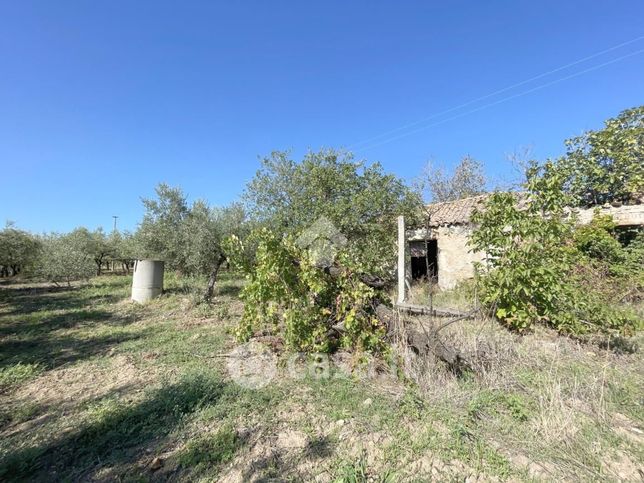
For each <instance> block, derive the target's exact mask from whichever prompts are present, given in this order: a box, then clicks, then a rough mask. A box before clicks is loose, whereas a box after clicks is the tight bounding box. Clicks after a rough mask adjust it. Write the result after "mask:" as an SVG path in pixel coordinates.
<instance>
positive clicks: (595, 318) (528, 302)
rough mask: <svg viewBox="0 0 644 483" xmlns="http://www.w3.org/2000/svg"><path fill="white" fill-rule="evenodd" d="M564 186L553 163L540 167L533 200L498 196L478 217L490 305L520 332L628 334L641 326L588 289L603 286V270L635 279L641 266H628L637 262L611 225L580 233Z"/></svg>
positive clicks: (533, 179) (531, 184)
mask: <svg viewBox="0 0 644 483" xmlns="http://www.w3.org/2000/svg"><path fill="white" fill-rule="evenodd" d="M564 182H565V178H564V176H562V174H561V172H560V171H558V169H557V166H556V165H555V164H554V163H552V162H548V163H546V164H544V165H543V166H536V165H533V166H532V167H531V168H530V169H529V171H528V176H527V182H526V185H525V186H526V189H527V192H526V193H524V194H522V195H521V196H517V195H514V194H511V193H494V194H493V195H491V196H490V198H489V200H488V202H487V203H486V206H485V208H484V209H483V210H481V211H479V212H478V213H475V215H474V217H473V221H474V222H475V223H477V224H478V228H477V230H476V231H475V232H474V234H473V236H472V239H471V244H472V247H473V248H474V249H475V250H479V251H482V252H485V253H486V254H487V257H486V260H485V262H484V263H483V264H481V265H480V266H479V280H480V283H481V288H482V295H483V303H485V304H486V305H488V306H489V307H491V308H493V310H494V314H495V316H496V317H497V318H498V319H499V320H501V321H502V322H503V323H505V324H506V325H508V326H509V327H510V328H512V329H516V330H518V331H524V330H527V329H529V328H530V327H531V326H532V324H534V323H536V322H542V323H546V324H548V325H551V326H553V327H555V328H557V329H558V330H560V331H562V332H567V333H575V334H580V333H586V332H591V331H597V330H600V331H601V330H603V331H606V330H619V331H622V332H629V331H631V330H633V329H634V328H635V327H636V326H637V325H638V324H639V323H641V321H638V319H637V317H635V316H634V315H633V314H632V313H631V312H629V311H628V310H625V309H622V308H619V307H616V306H615V305H614V304H611V302H610V299H609V297H607V296H606V295H607V294H606V293H603V292H602V291H601V290H599V289H598V288H597V287H589V286H588V283H587V282H588V280H596V279H598V278H600V275H599V274H598V273H597V271H598V269H599V266H600V265H599V262H601V263H602V264H603V265H602V266H603V267H612V268H619V267H622V268H624V267H625V269H626V270H627V272H628V275H629V276H630V275H634V274H635V273H636V269H635V268H634V264H632V263H631V264H630V265H624V264H625V263H626V260H630V259H632V258H633V257H634V256H637V255H629V256H630V258H629V256H627V253H626V252H625V251H624V250H623V249H622V248H621V246H620V245H619V243H618V242H617V240H616V239H615V237H614V235H612V234H611V230H612V228H613V225H612V223H611V220H609V219H606V218H602V217H599V218H596V219H595V221H594V222H593V223H592V224H591V225H589V226H585V227H576V225H575V219H574V217H573V216H571V215H570V213H569V212H568V210H567V209H566V207H567V206H568V205H569V204H570V198H569V197H568V196H567V195H566V194H565V191H564V189H563V184H564ZM629 267H630V268H629ZM609 275H611V274H610V273H609ZM612 275H614V274H612ZM611 281H614V279H611ZM603 283H606V281H604V282H603Z"/></svg>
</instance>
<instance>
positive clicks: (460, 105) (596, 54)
mask: <svg viewBox="0 0 644 483" xmlns="http://www.w3.org/2000/svg"><path fill="white" fill-rule="evenodd" d="M642 39H644V35H642V36H639V37H636V38H634V39H631V40H628V41H626V42H622V43H620V44H617V45H614V46H612V47H609V48H607V49H604V50H601V51H599V52H596V53H594V54H592V55H589V56H586V57H583V58H581V59H578V60H575V61H574V62H570V63H568V64H565V65H562V66H560V67H557V68H555V69H552V70H549V71H547V72H544V73H541V74H538V75H536V76H533V77H530V78H529V79H526V80H523V81H521V82H517V83H515V84H512V85H510V86H507V87H504V88H502V89H499V90H496V91H494V92H491V93H489V94H486V95H484V96H481V97H477V98H475V99H471V100H469V101H467V102H464V103H462V104H459V105H457V106H454V107H451V108H449V109H446V110H444V111H441V112H438V113H435V114H432V115H431V116H428V117H425V118H423V119H419V120H418V121H414V122H411V123H409V124H405V125H403V126H400V127H397V128H394V129H391V130H389V131H386V132H383V133H380V134H378V135H376V136H373V137H371V138H368V139H364V140H362V141H359V142H356V143H353V144H351V145H349V146H347V149H355V148H357V147H358V146H360V145H361V144H368V143H370V142H371V141H375V140H377V139H381V138H383V137H386V136H388V135H390V134H393V133H396V132H398V131H402V130H405V129H408V128H410V127H414V126H417V125H418V124H422V123H424V122H427V121H430V120H432V119H435V118H437V117H439V116H442V115H444V114H449V113H450V112H453V111H456V110H458V109H462V108H464V107H467V106H470V105H472V104H474V103H476V102H480V101H483V100H485V99H489V98H490V97H493V96H496V95H498V94H502V93H503V92H507V91H509V90H512V89H516V88H517V87H520V86H522V85H525V84H528V83H530V82H533V81H535V80H538V79H541V78H543V77H547V76H549V75H552V74H554V73H556V72H560V71H562V70H565V69H568V68H570V67H573V66H575V65H578V64H581V63H583V62H586V61H588V60H591V59H594V58H596V57H599V56H600V55H603V54H606V53H608V52H612V51H613V50H617V49H619V48H621V47H624V46H626V45H630V44H632V43H635V42H638V41H640V40H642ZM629 56H630V55H629ZM619 59H620V60H621V58H619ZM610 63H612V62H610ZM583 72H584V71H582V73H583ZM363 149H370V148H361V149H358V151H362V150H363Z"/></svg>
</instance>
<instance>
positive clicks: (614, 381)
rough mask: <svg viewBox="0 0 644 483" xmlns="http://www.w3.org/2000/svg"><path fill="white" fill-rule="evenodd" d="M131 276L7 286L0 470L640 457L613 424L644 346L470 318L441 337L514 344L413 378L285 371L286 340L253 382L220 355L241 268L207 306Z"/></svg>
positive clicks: (403, 466) (451, 476) (458, 467)
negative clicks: (603, 346) (635, 349)
mask: <svg viewBox="0 0 644 483" xmlns="http://www.w3.org/2000/svg"><path fill="white" fill-rule="evenodd" d="M130 284H131V278H130V277H125V276H123V277H119V276H103V277H99V278H96V279H94V280H92V281H91V283H89V284H83V285H81V286H76V287H73V288H72V289H70V290H68V289H66V288H65V289H55V290H48V289H47V288H46V287H40V286H35V285H33V284H29V283H24V284H20V283H11V284H7V283H6V282H5V283H0V408H2V409H0V480H3V481H18V480H21V481H24V480H31V481H52V480H57V481H60V480H62V481H77V480H87V479H100V480H126V481H148V480H157V479H159V480H164V479H172V480H180V481H197V480H204V481H213V480H217V479H219V478H221V477H222V476H224V475H231V474H232V475H237V477H238V478H239V479H241V480H243V481H248V480H253V479H270V478H277V479H286V480H293V481H300V480H312V479H314V478H315V477H320V478H321V479H322V480H323V481H346V482H353V481H355V482H358V481H423V480H427V479H429V478H434V479H440V480H445V481H463V479H465V478H466V477H468V476H470V475H479V476H481V477H482V478H488V479H489V478H492V477H496V478H499V479H500V480H504V479H509V478H515V479H518V480H530V479H531V478H533V477H535V476H534V475H531V474H530V473H529V472H528V470H527V469H526V463H525V460H522V459H520V458H518V457H519V456H521V455H523V456H529V457H530V458H532V459H534V460H538V461H539V462H541V463H543V464H544V465H550V466H549V467H548V468H549V470H551V471H553V472H554V473H553V474H552V477H553V479H557V478H564V477H568V478H570V477H571V476H572V475H577V476H578V477H579V478H582V479H585V480H590V481H592V480H597V481H600V480H606V479H609V480H610V479H611V478H612V477H614V472H612V473H611V471H612V470H611V469H610V467H608V466H607V462H606V459H605V455H608V454H618V455H619V454H622V453H623V454H626V455H628V457H629V458H630V459H631V460H632V461H639V460H641V458H642V456H644V455H642V450H641V445H639V444H638V443H637V440H633V439H631V436H629V434H628V433H625V432H624V431H619V430H618V429H619V428H617V427H615V426H614V425H613V423H612V422H611V421H612V418H613V415H615V414H620V415H622V416H621V417H622V419H624V418H627V419H625V421H627V423H623V424H625V425H626V426H628V427H631V426H636V427H640V428H641V427H642V420H643V414H642V405H641V387H642V371H641V368H642V362H641V358H640V357H639V355H638V354H626V355H619V356H618V355H615V354H612V353H610V352H607V351H601V350H600V349H598V348H596V347H595V348H592V347H588V346H586V347H583V346H579V345H578V344H577V343H576V342H574V341H568V340H559V339H557V343H558V344H559V345H560V347H559V348H557V349H556V350H554V349H551V348H549V346H548V344H549V343H550V342H549V341H550V340H552V334H549V333H548V334H545V335H544V334H541V335H540V334H535V335H533V336H529V337H525V338H522V339H521V340H515V339H514V338H513V337H512V336H510V335H508V334H507V333H505V332H498V330H499V329H498V328H495V327H491V328H490V327H488V329H489V330H488V329H486V331H487V332H481V328H480V327H478V326H476V325H471V326H468V325H463V326H459V327H455V326H454V327H450V328H449V329H448V330H446V331H445V332H446V333H445V335H446V337H447V336H449V337H451V338H450V340H457V341H464V342H467V341H470V340H481V338H482V337H484V338H488V339H486V340H492V339H491V338H490V337H492V336H494V337H498V338H499V340H500V341H501V343H500V347H504V346H511V348H512V350H513V352H512V356H511V357H505V358H504V357H500V358H499V360H498V361H496V362H493V364H492V366H491V367H490V374H489V376H488V375H483V376H479V377H474V376H470V377H468V378H460V379H459V378H457V377H455V376H453V375H450V374H449V373H446V372H445V371H442V372H441V370H440V368H439V369H436V371H437V372H436V374H434V376H432V377H434V379H430V380H429V381H428V382H426V383H425V384H419V383H415V382H412V381H411V380H409V379H405V380H402V379H400V380H399V379H396V376H393V375H391V374H386V373H385V374H381V375H380V376H379V378H378V379H376V380H373V379H362V378H360V377H357V376H356V375H355V374H354V375H351V374H347V373H346V372H343V371H341V370H339V369H337V368H335V367H333V366H331V368H330V370H329V371H328V372H326V373H325V375H326V376H328V377H315V376H314V375H313V374H311V373H309V374H308V375H306V376H304V377H302V378H297V379H293V378H291V377H287V372H288V371H287V364H286V359H287V358H288V357H289V355H288V354H283V355H282V356H281V361H280V365H279V367H280V368H281V369H280V373H279V376H278V377H277V378H276V379H275V380H273V381H272V382H271V383H270V384H268V385H267V386H265V387H263V388H261V389H248V388H244V387H242V386H239V385H237V384H236V383H235V382H234V381H232V380H231V379H230V377H229V375H228V371H227V366H226V364H227V362H228V359H227V358H226V357H222V354H226V353H227V352H229V351H230V350H231V349H232V348H233V347H234V346H235V345H236V342H235V341H234V339H233V338H232V337H231V336H230V332H231V329H232V328H233V327H234V325H235V324H236V322H237V320H238V318H239V317H240V315H241V310H242V306H241V303H240V302H239V301H238V300H237V298H236V295H237V293H238V291H239V287H240V286H241V282H240V281H239V280H237V279H236V278H235V277H234V276H232V275H230V274H228V273H224V274H223V279H222V282H221V285H220V289H219V295H218V296H217V298H216V300H215V303H214V304H213V305H204V304H200V303H198V298H199V293H200V292H201V287H202V284H203V281H202V280H195V279H183V278H178V277H176V276H174V275H173V274H167V277H166V289H167V290H166V293H165V294H164V295H163V296H162V297H161V298H159V299H157V300H154V301H152V302H150V303H148V304H145V305H137V304H132V303H131V302H129V301H128V296H129V288H130ZM449 331H454V333H450V332H449ZM458 331H460V332H458ZM544 341H545V342H544ZM591 350H592V351H593V352H594V353H595V355H592V356H591V355H589V354H588V352H591ZM356 360H358V358H356ZM492 376H495V377H492ZM496 376H498V377H496ZM577 406H579V408H578V407H577ZM580 408H581V409H580ZM597 448H600V450H598V449H597ZM620 452H621V453H620ZM153 461H157V467H154V468H153V467H152V462H153ZM159 462H161V463H159ZM553 468H554V469H553ZM536 478H537V479H539V476H536ZM546 479H547V478H546Z"/></svg>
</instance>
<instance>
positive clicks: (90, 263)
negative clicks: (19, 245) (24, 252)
mask: <svg viewBox="0 0 644 483" xmlns="http://www.w3.org/2000/svg"><path fill="white" fill-rule="evenodd" d="M41 243H42V250H41V252H40V257H39V260H38V272H37V273H38V274H39V275H40V276H41V277H42V278H44V279H45V280H48V281H50V282H54V283H56V284H58V283H60V282H66V283H67V284H68V285H70V283H71V282H72V281H74V280H87V279H89V278H90V277H91V276H92V275H94V274H95V272H96V268H95V267H96V265H95V260H94V257H93V255H92V254H91V253H90V252H89V251H88V249H87V248H88V245H87V244H88V237H87V230H85V229H76V230H74V231H72V232H71V233H68V234H64V235H60V234H56V233H52V234H49V235H44V236H43V237H41Z"/></svg>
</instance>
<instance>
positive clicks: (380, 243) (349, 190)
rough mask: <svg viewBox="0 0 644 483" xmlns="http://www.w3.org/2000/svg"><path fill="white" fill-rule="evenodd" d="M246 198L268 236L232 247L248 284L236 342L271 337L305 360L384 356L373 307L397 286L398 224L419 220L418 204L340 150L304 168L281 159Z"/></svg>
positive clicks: (312, 157)
mask: <svg viewBox="0 0 644 483" xmlns="http://www.w3.org/2000/svg"><path fill="white" fill-rule="evenodd" d="M245 197H246V200H247V202H248V206H249V212H250V213H251V214H253V215H254V217H255V219H256V222H257V223H258V224H260V225H262V226H263V227H262V228H261V229H260V230H258V231H256V232H255V233H254V234H253V235H252V236H251V237H250V238H249V239H247V240H240V239H239V238H235V239H232V240H231V242H230V244H229V246H230V249H229V250H228V252H229V253H230V254H234V256H233V260H234V262H235V264H236V265H237V266H238V267H241V268H242V269H244V271H245V272H246V273H247V276H248V284H247V285H246V287H244V289H243V291H242V294H241V298H242V300H243V301H244V302H245V312H244V317H243V319H242V324H241V326H240V328H239V329H238V331H237V334H238V336H239V337H240V338H242V339H247V338H248V337H250V336H251V335H252V334H254V333H255V332H258V331H260V330H262V329H269V330H271V332H273V333H277V334H280V335H283V336H284V338H285V340H286V342H287V343H288V345H289V346H291V347H292V348H294V349H297V350H308V351H325V352H326V351H329V350H331V349H336V348H338V347H346V348H349V347H350V348H353V349H358V350H372V351H382V350H383V349H384V347H385V341H384V333H385V328H384V327H383V325H382V323H381V322H380V321H379V320H378V318H377V317H376V315H375V307H376V305H377V304H378V303H381V302H382V301H383V300H385V298H386V297H384V296H383V293H382V289H383V288H384V286H385V285H386V283H387V282H388V281H389V280H390V279H391V278H392V265H391V260H393V259H394V254H395V250H396V245H395V228H394V227H395V220H396V217H397V216H398V215H401V214H404V215H407V216H408V217H410V219H415V218H417V217H418V214H419V212H420V199H419V197H418V196H417V195H416V194H415V193H414V192H412V191H411V190H410V189H408V188H407V187H406V186H405V185H404V183H403V182H402V181H401V180H399V179H398V178H396V177H395V176H393V175H388V174H384V173H383V172H382V168H381V167H380V166H379V165H378V164H374V165H370V166H367V165H364V164H363V163H356V162H354V161H353V160H352V157H351V156H350V155H348V154H344V153H341V152H336V151H333V150H323V151H321V152H319V153H309V154H307V156H306V157H305V158H304V160H303V161H302V162H301V163H295V162H293V161H292V160H290V159H289V157H288V155H287V153H273V154H272V156H271V157H270V158H266V159H264V160H263V167H262V169H261V170H260V171H259V172H258V173H257V175H256V177H255V178H254V179H253V180H252V181H251V182H250V184H249V185H248V189H247V192H246V195H245ZM247 246H252V247H253V250H251V252H252V253H253V255H252V256H251V257H250V258H248V257H247V254H248V252H249V250H247Z"/></svg>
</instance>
